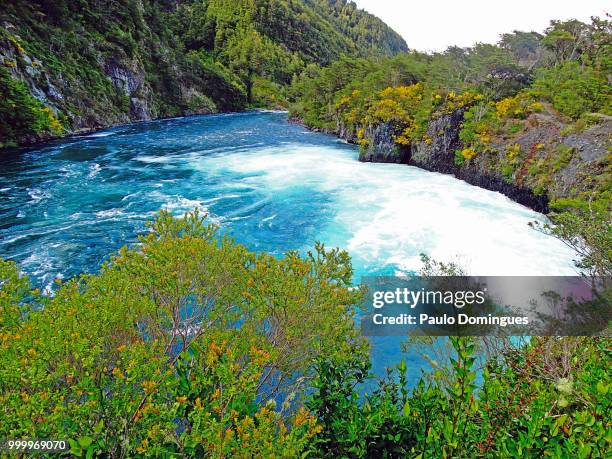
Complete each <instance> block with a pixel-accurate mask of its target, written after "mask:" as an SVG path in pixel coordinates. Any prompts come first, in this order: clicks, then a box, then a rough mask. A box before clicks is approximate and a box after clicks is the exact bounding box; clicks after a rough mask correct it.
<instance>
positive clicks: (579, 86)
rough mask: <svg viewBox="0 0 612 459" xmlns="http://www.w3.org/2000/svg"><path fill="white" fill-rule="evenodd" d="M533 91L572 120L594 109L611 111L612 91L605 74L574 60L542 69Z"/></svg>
mask: <svg viewBox="0 0 612 459" xmlns="http://www.w3.org/2000/svg"><path fill="white" fill-rule="evenodd" d="M533 93H534V95H536V96H537V97H541V98H543V99H545V100H548V101H550V102H552V104H553V106H554V107H555V108H556V109H557V110H559V111H560V112H561V113H563V114H564V115H566V116H569V117H571V118H573V119H578V118H580V116H581V115H583V114H585V113H592V112H601V113H604V114H606V115H611V114H612V102H611V101H612V93H611V92H610V85H609V84H608V81H607V79H606V77H605V75H601V74H600V73H599V72H597V71H596V70H595V69H594V68H592V67H588V66H584V65H581V64H580V63H578V62H575V61H569V62H564V63H562V64H560V65H557V66H555V67H552V68H546V69H541V70H540V71H539V72H538V77H537V78H536V80H535V82H534V84H533Z"/></svg>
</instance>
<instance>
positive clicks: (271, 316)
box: [0, 0, 612, 459]
mask: <svg viewBox="0 0 612 459" xmlns="http://www.w3.org/2000/svg"><path fill="white" fill-rule="evenodd" d="M0 5H1V7H0V91H1V94H2V98H1V99H0V148H4V147H10V148H14V147H17V146H24V145H30V144H32V143H33V142H37V141H41V140H46V139H51V138H55V137H61V136H65V135H70V134H75V133H79V132H84V131H88V130H91V129H98V128H101V127H106V126H112V125H116V124H122V123H128V122H132V121H139V120H148V119H156V118H162V117H173V116H179V115H189V114H207V113H215V112H224V111H240V110H245V109H250V108H281V109H286V110H288V111H289V116H290V117H291V118H292V119H293V120H294V121H296V122H300V123H303V124H305V125H306V126H307V127H309V128H311V129H313V130H319V131H324V132H328V133H334V134H337V135H338V136H340V137H342V138H344V139H346V140H348V141H350V142H352V143H356V144H359V145H360V151H361V159H362V160H364V161H369V160H371V161H386V162H398V163H408V164H410V163H411V162H412V163H414V162H415V161H416V162H417V163H418V161H421V162H422V164H423V165H424V166H427V167H428V168H431V170H438V171H441V172H445V173H453V174H455V175H457V176H458V177H461V176H462V175H461V174H466V175H465V176H466V177H467V176H468V175H469V176H470V177H473V176H479V177H483V176H485V177H493V178H494V179H495V184H496V185H495V186H497V187H504V186H509V187H512V189H513V190H514V189H519V190H526V192H527V193H529V196H530V197H533V199H542V200H543V202H545V205H546V210H548V211H549V214H548V216H549V217H550V223H548V224H540V225H537V224H534V227H535V229H536V230H539V231H542V232H544V233H546V234H549V235H550V236H551V237H556V238H558V239H560V240H561V241H562V242H564V243H565V244H566V245H568V246H569V247H571V248H572V249H574V250H575V252H576V259H577V262H576V267H577V269H578V270H579V271H580V273H581V274H582V275H584V276H586V277H591V276H610V275H611V274H612V228H611V226H610V223H611V221H610V215H611V210H612V209H611V193H612V186H611V185H612V145H611V143H610V142H611V135H610V134H611V133H612V127H611V125H612V92H611V87H610V82H611V81H612V52H611V49H612V48H611V46H612V30H611V27H612V25H611V22H610V20H609V19H610V18H593V20H592V21H591V22H590V23H583V22H580V21H576V20H570V21H552V22H551V24H550V27H549V28H548V29H547V30H546V31H544V32H543V33H541V34H540V33H536V32H520V31H515V32H512V33H506V34H503V35H501V37H500V41H499V43H497V44H495V45H493V44H476V45H474V46H473V47H471V48H458V47H451V48H449V49H448V50H446V51H445V52H441V53H433V54H427V53H421V52H417V51H410V50H409V49H408V46H407V44H406V43H405V42H404V40H403V39H402V38H401V37H400V36H399V35H398V34H397V33H395V32H394V31H393V30H391V29H390V28H389V27H388V26H387V25H385V24H384V23H383V22H382V21H380V20H379V19H378V18H376V17H374V16H372V15H370V14H368V13H366V12H364V11H362V10H359V9H357V7H356V6H355V5H354V4H353V3H352V2H347V1H346V0H337V1H331V0H329V1H327V0H304V1H297V0H186V1H172V0H142V1H137V0H98V1H85V0H76V1H68V0H57V1H50V0H35V1H31V2H27V3H22V2H7V1H6V0H2V1H1V2H0ZM381 131H382V132H384V133H386V134H388V135H386V140H385V142H386V143H385V142H382V141H381V136H380V132H381ZM449 132H454V134H453V136H454V137H456V139H455V140H454V141H453V145H454V147H453V148H452V149H451V150H449V151H446V150H445V149H443V148H441V147H440V145H443V139H444V138H446V137H448V136H447V135H446V134H447V133H449ZM389 139H390V140H389ZM383 144H384V145H383ZM444 145H446V144H444ZM580 145H589V148H591V147H592V149H591V150H589V151H592V152H594V153H593V154H592V155H591V156H589V157H587V156H586V155H585V154H584V151H583V150H581V149H580V148H579V146H580ZM442 150H444V151H442ZM8 151H9V150H0V154H5V153H6V154H8V153H7V152H8ZM440 155H441V156H440ZM402 158H403V159H402ZM432 158H435V161H433V159H432ZM436 161H437V162H436ZM396 167H403V166H402V165H399V164H398V165H397V166H396ZM491 180H493V179H491ZM492 188H494V187H493V186H492ZM423 261H424V263H423V266H424V268H423V269H424V271H423V273H424V274H430V275H431V274H437V275H453V274H457V273H459V272H461V267H459V266H456V265H454V264H444V263H441V262H438V261H435V260H431V259H428V258H427V257H425V256H424V257H423ZM500 263H503V260H500ZM352 277H353V268H352V265H351V259H350V256H349V254H348V253H347V252H346V251H344V250H341V249H330V248H327V247H325V246H323V245H322V244H319V243H317V244H316V245H315V246H314V247H313V248H312V249H311V251H309V252H308V253H304V254H302V253H298V252H288V253H286V254H284V255H283V256H282V257H276V256H272V255H269V254H266V253H255V252H252V251H250V250H249V249H248V248H247V247H245V246H243V245H241V244H238V243H236V242H235V241H234V240H232V239H231V238H230V237H228V236H227V235H226V234H225V233H224V232H223V231H221V230H220V229H219V227H217V226H216V225H214V224H213V223H210V222H209V221H208V220H207V219H206V218H205V217H204V216H203V215H200V214H199V213H198V212H197V211H194V212H191V213H188V214H186V215H185V216H184V217H183V218H176V216H173V215H171V214H170V213H168V212H166V211H160V212H159V214H158V215H157V216H156V217H155V219H154V220H153V221H151V222H150V223H149V228H148V232H146V233H144V234H142V235H141V236H140V237H139V244H136V245H131V246H125V247H123V248H122V249H121V250H120V251H118V252H117V253H115V254H113V255H112V256H111V257H110V260H109V261H108V262H106V263H105V264H104V265H102V266H101V267H100V269H99V272H97V274H83V275H81V276H78V277H76V278H73V279H70V280H66V281H62V280H59V279H58V280H57V285H55V287H54V294H53V295H49V294H47V293H45V292H41V291H39V290H38V289H37V288H34V285H33V284H32V283H31V282H30V280H29V279H28V277H27V276H26V275H25V274H24V273H22V272H21V271H20V269H19V266H18V265H17V264H15V263H14V262H12V261H1V260H0V349H1V352H0V406H1V408H0V439H1V440H4V439H8V438H12V439H18V438H28V439H29V438H39V439H58V440H60V439H65V440H67V441H68V442H69V450H67V451H64V452H63V453H62V454H63V455H64V456H65V457H86V458H93V457H112V458H125V457H194V458H199V457H216V458H225V457H245V458H247V457H248V458H251V457H287V458H293V457H341V458H362V457H365V458H368V457H377V458H378V457H383V458H404V457H409V458H415V459H416V458H418V459H424V458H433V457H435V458H475V457H478V458H497V457H504V458H511V457H552V458H560V457H575V458H600V457H601V458H604V457H610V451H611V445H612V418H611V416H610V413H611V412H612V410H611V402H610V401H611V397H610V391H611V390H612V386H611V385H612V377H611V372H610V368H612V366H611V365H610V362H611V360H610V358H611V352H612V351H611V347H610V346H611V343H610V339H609V338H608V337H607V336H602V337H571V338H570V337H537V338H535V337H534V338H532V339H530V340H526V341H524V342H520V343H519V342H517V341H516V340H511V339H501V338H500V339H493V338H466V337H462V338H448V339H436V340H434V339H433V338H432V339H412V340H406V342H404V343H403V348H404V350H406V351H409V350H415V349H416V350H420V351H422V352H423V353H424V355H426V356H427V358H428V359H429V363H430V371H427V372H423V373H422V374H418V375H414V374H411V373H410V372H411V370H410V369H409V367H408V365H407V363H406V362H405V361H403V360H402V361H400V362H398V364H397V366H396V367H394V368H390V369H389V370H388V374H387V376H386V377H384V378H381V377H376V376H374V375H373V374H372V371H371V362H370V354H369V350H370V344H369V342H368V340H367V339H365V338H364V337H362V336H361V334H360V330H359V328H358V325H357V322H356V320H355V318H356V315H357V314H358V311H357V305H359V304H360V302H361V301H362V298H363V295H364V291H363V289H361V288H354V286H353V284H352V282H353V279H352ZM608 293H609V292H608ZM434 348H435V349H437V352H438V354H439V355H437V356H436V357H432V354H431V349H434ZM409 379H412V380H414V379H418V382H417V384H416V385H415V386H414V387H412V385H411V384H409V382H408V381H409ZM366 387H369V388H372V389H371V390H365V389H364V388H366ZM24 457H25V456H24Z"/></svg>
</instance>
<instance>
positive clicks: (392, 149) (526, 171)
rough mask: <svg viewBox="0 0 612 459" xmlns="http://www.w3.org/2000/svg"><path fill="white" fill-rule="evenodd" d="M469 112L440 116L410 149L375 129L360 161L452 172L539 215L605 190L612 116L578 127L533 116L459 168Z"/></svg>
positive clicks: (550, 114)
mask: <svg viewBox="0 0 612 459" xmlns="http://www.w3.org/2000/svg"><path fill="white" fill-rule="evenodd" d="M464 113H465V110H464V109H460V110H457V111H455V112H453V113H451V114H447V115H444V116H440V117H438V118H434V119H432V120H431V121H430V123H429V125H428V128H427V135H426V138H428V141H420V142H414V143H412V144H411V145H409V146H403V145H397V144H395V143H394V142H393V132H392V128H391V126H390V125H388V124H381V125H377V126H374V127H370V128H368V129H366V131H365V138H366V139H368V142H367V144H366V146H364V147H362V150H361V153H360V157H359V159H360V160H361V161H371V162H396V163H402V164H409V165H413V166H417V167H420V168H423V169H426V170H430V171H436V172H442V173H445V174H452V175H454V176H455V177H457V178H459V179H461V180H465V181H466V182H468V183H470V184H472V185H475V186H479V187H482V188H486V189H489V190H493V191H498V192H500V193H502V194H504V195H506V196H508V197H509V198H510V199H512V200H514V201H516V202H518V203H520V204H523V205H525V206H527V207H530V208H531V209H534V210H536V211H539V212H548V204H549V201H550V200H558V199H563V198H572V197H574V196H576V195H578V194H579V193H581V192H585V191H589V190H591V189H596V188H598V187H600V186H601V184H600V183H598V181H605V180H606V176H607V175H606V172H607V173H608V174H609V172H610V170H609V169H610V166H609V162H610V161H609V159H610V158H609V155H610V153H609V144H610V141H611V140H612V117H607V116H605V115H597V119H596V120H595V121H594V124H593V125H592V126H586V127H584V128H577V127H576V126H575V125H574V124H572V123H569V122H568V120H566V119H564V118H563V117H561V116H559V114H558V113H555V112H554V110H552V109H551V108H550V107H546V109H545V110H544V111H543V112H542V113H537V114H532V115H531V116H530V117H529V118H528V119H527V120H525V127H524V128H523V129H521V130H519V131H518V132H516V133H514V134H507V135H504V136H499V137H497V138H495V139H493V141H492V145H491V148H490V150H489V151H488V152H487V153H486V154H481V155H478V156H475V157H474V158H472V159H469V160H467V161H464V162H462V163H461V164H458V163H457V161H456V152H457V151H459V150H461V148H462V147H463V145H462V142H461V140H460V137H459V133H460V130H461V127H462V123H463V120H464V118H463V117H464Z"/></svg>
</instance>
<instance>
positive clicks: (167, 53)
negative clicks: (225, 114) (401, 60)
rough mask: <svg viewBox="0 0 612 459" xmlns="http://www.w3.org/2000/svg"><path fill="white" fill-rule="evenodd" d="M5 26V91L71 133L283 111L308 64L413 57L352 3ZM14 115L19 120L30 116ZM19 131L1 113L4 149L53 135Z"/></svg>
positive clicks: (202, 8) (1, 38) (72, 9)
mask: <svg viewBox="0 0 612 459" xmlns="http://www.w3.org/2000/svg"><path fill="white" fill-rule="evenodd" d="M0 24H1V25H0V69H2V73H0V84H2V86H3V87H4V86H12V85H16V84H19V85H21V87H22V89H23V90H24V91H25V92H26V94H28V95H29V96H30V98H34V99H37V100H38V102H36V104H42V105H44V107H47V108H49V109H50V110H51V111H52V112H53V114H54V116H56V117H58V118H61V119H63V124H64V126H65V127H66V128H68V131H70V130H75V129H79V128H91V127H101V126H108V125H112V124H116V123H126V122H129V121H131V120H139V119H146V118H156V117H169V116H177V115H183V114H193V113H210V112H215V111H233V110H241V109H243V108H245V107H247V106H252V105H262V104H265V105H268V106H272V107H277V106H279V105H280V104H282V103H283V100H284V98H283V95H282V88H283V87H284V86H286V85H287V84H289V83H290V82H291V78H292V77H293V75H295V74H299V73H300V72H301V71H302V69H303V68H304V66H305V65H306V64H308V63H317V64H321V65H327V64H329V63H331V62H332V61H334V60H336V59H338V58H339V57H340V55H342V54H349V55H354V56H366V55H372V54H393V53H397V52H400V51H405V50H407V47H406V44H405V42H404V41H403V39H402V38H401V37H400V36H399V35H397V34H396V33H395V32H393V31H392V30H391V29H390V28H389V27H388V26H387V25H386V24H384V23H383V22H382V21H380V20H379V19H378V18H376V17H374V16H372V15H370V14H368V13H366V12H365V11H363V10H359V9H357V8H356V6H355V4H353V3H352V2H347V1H345V0H342V1H338V2H333V3H332V2H328V1H322V0H314V1H307V2H306V1H287V0H231V1H229V0H190V1H181V2H178V1H177V2H172V1H163V0H147V1H138V0H120V1H106V0H104V1H95V2H92V1H86V0H79V1H67V0H58V1H52V2H49V1H45V0H37V1H31V2H4V3H3V7H2V9H1V10H0ZM19 81H20V82H21V83H19ZM3 94H4V92H3ZM2 102H4V101H2ZM7 103H8V102H7ZM13 103H15V105H16V108H17V110H18V111H19V112H27V111H28V110H29V106H30V105H31V101H29V100H26V99H24V100H21V99H19V100H16V101H14V102H13ZM20 121H21V123H15V122H14V119H13V118H10V117H8V116H6V113H5V111H4V109H3V110H2V111H1V112H0V126H1V129H2V130H1V131H0V147H2V146H9V145H15V144H18V143H20V142H27V141H30V140H31V138H32V137H33V136H37V137H38V138H45V137H46V136H49V135H55V134H57V133H58V132H57V131H56V130H55V129H54V127H52V126H47V125H44V124H41V123H39V122H37V121H36V120H31V119H30V118H29V117H25V118H24V117H23V116H22V117H21V118H20Z"/></svg>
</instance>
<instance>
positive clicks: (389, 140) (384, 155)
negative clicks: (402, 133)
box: [359, 123, 409, 164]
mask: <svg viewBox="0 0 612 459" xmlns="http://www.w3.org/2000/svg"><path fill="white" fill-rule="evenodd" d="M364 137H365V138H366V139H368V140H369V142H370V143H369V144H368V146H367V147H365V148H363V149H362V151H361V152H360V153H359V161H363V162H374V163H402V164H406V163H407V162H408V159H409V149H408V148H402V146H401V145H398V144H396V143H395V141H394V140H393V128H392V126H391V125H390V124H389V123H385V124H379V125H376V126H373V127H368V128H367V129H366V130H365V134H364Z"/></svg>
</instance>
